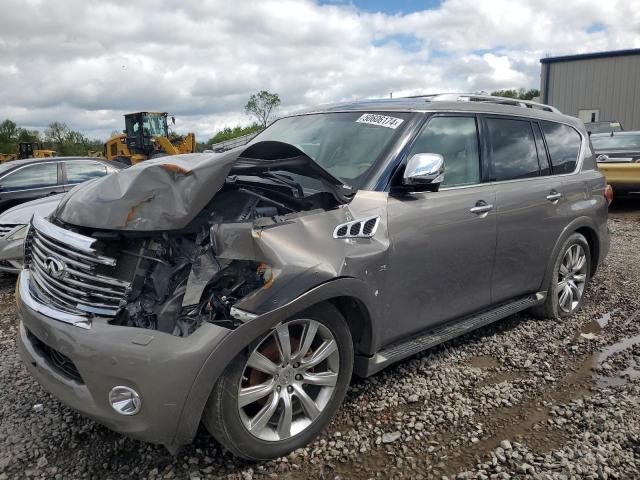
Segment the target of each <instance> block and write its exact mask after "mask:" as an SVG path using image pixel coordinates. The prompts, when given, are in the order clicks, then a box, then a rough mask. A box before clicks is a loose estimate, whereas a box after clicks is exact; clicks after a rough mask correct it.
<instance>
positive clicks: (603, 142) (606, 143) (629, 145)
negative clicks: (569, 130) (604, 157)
mask: <svg viewBox="0 0 640 480" xmlns="http://www.w3.org/2000/svg"><path fill="white" fill-rule="evenodd" d="M591 143H592V144H593V148H594V150H596V151H604V150H640V133H639V134H634V135H628V134H627V135H614V136H613V137H612V136H611V135H607V136H604V137H596V136H593V135H592V136H591Z"/></svg>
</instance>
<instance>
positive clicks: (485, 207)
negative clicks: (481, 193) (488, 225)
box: [469, 200, 493, 216]
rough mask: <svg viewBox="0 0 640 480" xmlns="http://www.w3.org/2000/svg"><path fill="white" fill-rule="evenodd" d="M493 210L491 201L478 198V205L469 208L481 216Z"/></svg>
mask: <svg viewBox="0 0 640 480" xmlns="http://www.w3.org/2000/svg"><path fill="white" fill-rule="evenodd" d="M491 210H493V205H492V204H491V203H487V202H485V201H484V200H478V201H477V202H476V206H475V207H471V208H470V209H469V211H470V212H471V213H475V214H476V215H480V216H482V215H486V214H487V213H489V212H490V211H491Z"/></svg>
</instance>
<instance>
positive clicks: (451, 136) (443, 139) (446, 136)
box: [409, 116, 480, 187]
mask: <svg viewBox="0 0 640 480" xmlns="http://www.w3.org/2000/svg"><path fill="white" fill-rule="evenodd" d="M416 153H439V154H440V155H442V157H443V158H444V181H443V182H442V187H453V186H460V185H474V184H476V183H480V155H479V149H478V130H477V127H476V119H475V117H462V116H460V117H440V116H438V117H434V118H432V119H431V120H429V123H428V124H427V126H426V127H425V128H424V129H423V130H422V132H420V135H418V138H417V139H416V141H415V143H414V145H413V147H412V148H411V152H410V153H409V158H410V157H411V156H412V155H414V154H416Z"/></svg>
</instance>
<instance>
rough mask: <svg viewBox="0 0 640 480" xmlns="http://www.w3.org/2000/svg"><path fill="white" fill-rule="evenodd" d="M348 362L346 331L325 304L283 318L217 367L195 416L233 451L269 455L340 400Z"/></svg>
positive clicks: (283, 450)
mask: <svg viewBox="0 0 640 480" xmlns="http://www.w3.org/2000/svg"><path fill="white" fill-rule="evenodd" d="M352 369H353V344H352V341H351V334H350V332H349V329H348V328H347V325H346V322H345V320H344V318H343V317H342V315H341V314H340V312H339V311H338V310H337V309H336V308H335V307H333V306H331V305H324V304H323V305H318V306H315V307H312V308H310V309H308V310H306V311H305V312H303V313H302V314H300V315H297V316H296V318H293V319H291V320H288V321H286V322H283V323H282V324H281V325H279V326H278V327H276V328H274V329H273V330H271V331H270V332H269V333H267V334H266V335H264V336H263V337H262V338H260V339H259V340H258V341H256V342H254V343H253V344H252V345H251V346H250V347H249V348H248V349H247V350H246V351H245V352H243V353H241V354H240V355H238V356H237V357H236V358H235V359H234V360H233V361H232V362H231V363H230V364H229V366H228V367H227V369H226V370H225V372H224V373H223V374H222V376H221V377H220V379H219V380H218V382H217V383H216V386H215V387H214V389H213V392H212V393H211V396H210V398H209V402H208V403H207V407H206V409H205V413H204V416H203V422H204V424H205V426H206V427H207V429H208V430H209V432H210V433H211V434H212V435H213V436H214V437H215V438H216V439H217V440H218V441H219V442H220V443H221V444H222V445H223V446H225V447H226V448H227V449H228V450H229V451H231V452H232V453H233V454H235V455H237V456H239V457H243V458H247V459H250V460H266V459H272V458H277V457H280V456H283V455H286V454H288V453H289V452H291V451H293V450H295V449H297V448H300V447H303V446H305V445H306V444H307V443H309V442H310V441H311V440H313V439H314V438H315V437H316V436H317V435H318V434H319V433H320V432H321V431H322V429H323V428H324V427H325V426H326V425H327V424H328V423H329V421H330V420H331V417H333V415H334V413H335V412H336V411H337V409H338V407H339V406H340V404H341V403H342V400H343V398H344V395H345V393H346V390H347V387H348V384H349V380H350V378H351V372H352Z"/></svg>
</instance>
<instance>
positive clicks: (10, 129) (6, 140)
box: [0, 118, 19, 153]
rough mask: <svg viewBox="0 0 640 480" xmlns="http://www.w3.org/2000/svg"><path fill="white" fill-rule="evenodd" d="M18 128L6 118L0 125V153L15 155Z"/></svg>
mask: <svg viewBox="0 0 640 480" xmlns="http://www.w3.org/2000/svg"><path fill="white" fill-rule="evenodd" d="M18 133H19V131H18V126H17V125H16V123H15V122H14V121H12V120H9V119H8V118H7V119H6V120H5V121H4V122H2V123H0V153H15V152H16V149H17V139H18Z"/></svg>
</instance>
